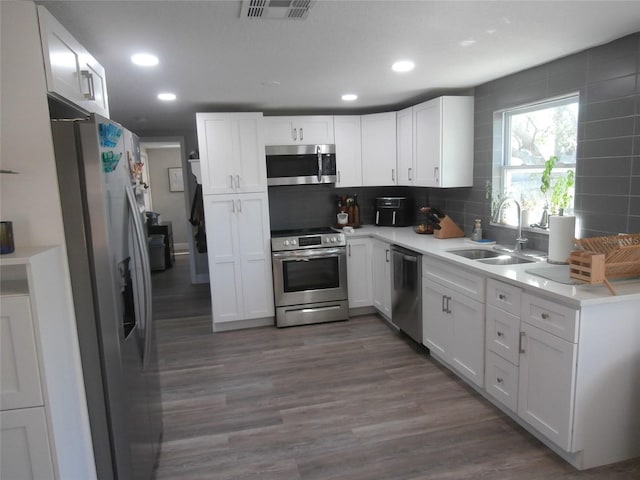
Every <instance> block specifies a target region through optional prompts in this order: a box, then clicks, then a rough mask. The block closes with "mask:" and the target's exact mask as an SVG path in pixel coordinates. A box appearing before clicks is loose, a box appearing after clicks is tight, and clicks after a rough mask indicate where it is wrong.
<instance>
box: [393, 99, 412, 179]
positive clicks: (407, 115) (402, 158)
mask: <svg viewBox="0 0 640 480" xmlns="http://www.w3.org/2000/svg"><path fill="white" fill-rule="evenodd" d="M396 124H397V136H398V138H397V144H396V152H397V157H398V158H397V160H398V185H405V186H411V185H413V182H414V177H415V166H414V164H413V163H414V162H413V107H409V108H405V109H404V110H400V111H399V112H397V113H396Z"/></svg>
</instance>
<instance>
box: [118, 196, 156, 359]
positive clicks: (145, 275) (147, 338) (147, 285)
mask: <svg viewBox="0 0 640 480" xmlns="http://www.w3.org/2000/svg"><path fill="white" fill-rule="evenodd" d="M125 190H126V191H127V199H128V200H129V208H130V210H131V215H132V217H133V225H134V232H135V238H136V245H137V247H138V250H139V251H140V259H141V262H142V283H143V285H144V301H143V305H144V352H143V357H142V369H143V371H144V370H146V368H147V363H148V362H149V356H150V355H151V340H152V326H151V321H152V316H151V301H152V299H151V264H150V261H149V251H148V249H147V247H146V242H145V239H146V235H145V234H144V230H143V228H142V220H141V218H140V214H139V212H138V208H137V205H138V204H137V202H136V198H135V193H134V192H133V187H131V186H126V187H125Z"/></svg>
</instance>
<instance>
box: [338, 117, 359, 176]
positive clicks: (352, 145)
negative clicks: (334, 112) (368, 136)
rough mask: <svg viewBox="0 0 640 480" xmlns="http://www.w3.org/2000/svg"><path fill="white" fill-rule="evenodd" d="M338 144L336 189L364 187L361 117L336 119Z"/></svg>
mask: <svg viewBox="0 0 640 480" xmlns="http://www.w3.org/2000/svg"><path fill="white" fill-rule="evenodd" d="M333 126H334V130H335V144H336V166H337V175H338V181H337V182H336V187H361V186H362V133H361V131H360V116H359V115H353V116H351V115H349V116H347V115H345V116H339V117H334V119H333Z"/></svg>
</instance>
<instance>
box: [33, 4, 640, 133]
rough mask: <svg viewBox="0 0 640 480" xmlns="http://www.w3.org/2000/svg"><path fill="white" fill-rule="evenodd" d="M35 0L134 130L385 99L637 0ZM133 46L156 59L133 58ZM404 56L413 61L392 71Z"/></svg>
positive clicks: (491, 64)
mask: <svg viewBox="0 0 640 480" xmlns="http://www.w3.org/2000/svg"><path fill="white" fill-rule="evenodd" d="M38 3H42V4H45V5H46V6H47V8H48V9H49V10H50V11H51V12H52V13H53V15H54V16H55V17H56V18H57V19H58V20H59V21H60V22H61V23H62V24H63V25H65V26H66V27H67V29H68V30H69V31H70V32H71V33H72V34H73V35H74V36H75V37H76V38H77V39H78V40H79V41H80V43H82V44H83V45H84V46H85V47H86V48H87V49H88V50H89V51H90V52H91V53H92V54H93V55H94V56H95V57H96V58H97V59H98V61H100V62H101V63H102V64H103V65H104V66H105V68H106V71H107V83H108V92H109V103H110V108H111V116H112V118H113V119H115V120H116V121H118V122H120V123H122V124H124V125H125V126H127V127H128V128H130V129H132V130H134V131H137V132H150V131H155V132H162V131H166V132H177V131H180V130H193V129H195V112H197V111H263V112H266V113H276V112H278V113H286V112H291V113H306V114H309V113H368V112H376V111H384V110H390V109H394V108H396V107H402V106H407V105H410V104H411V103H416V102H417V101H420V100H425V99H428V98H432V97H434V96H437V95H439V94H443V93H453V92H456V91H463V90H465V89H468V88H471V87H474V86H477V85H480V84H482V83H484V82H487V81H489V80H493V79H495V78H499V77H502V76H504V75H507V74H510V73H513V72H517V71H519V70H523V69H526V68H529V67H532V66H535V65H538V64H541V63H545V62H547V61H550V60H552V59H556V58H559V57H563V56H565V55H568V54H571V53H574V52H577V51H581V50H584V49H586V48H589V47H592V46H595V45H599V44H603V43H606V42H608V41H611V40H614V39H616V38H619V37H622V36H624V35H627V34H629V33H633V32H635V31H638V29H640V1H637V0H636V1H451V0H449V1H429V0H421V1H404V0H355V1H354V0H318V1H317V2H316V3H315V4H314V5H313V7H312V9H311V11H310V13H309V16H308V18H307V19H306V20H277V19H248V18H240V11H241V5H242V2H241V1H240V0H233V1H232V0H229V1H226V0H225V1H220V0H219V1H189V0H178V1H149V0H146V1H94V0H91V1H83V0H73V1H59V0H55V1H53V0H43V1H39V2H38ZM467 40H472V41H475V43H473V44H471V45H470V46H466V47H463V46H461V42H464V41H467ZM139 51H145V52H150V53H154V54H156V55H157V56H158V57H159V58H160V64H159V65H158V66H156V67H152V68H147V69H143V68H140V67H136V66H134V65H133V64H132V63H131V62H130V56H131V55H132V54H133V53H136V52H139ZM401 58H411V59H413V60H414V61H415V63H416V68H415V70H414V71H413V72H410V73H405V74H397V73H394V72H392V71H391V69H390V67H391V64H392V63H393V62H394V61H395V60H398V59H401ZM273 82H279V85H277V86H274V85H272V83H273ZM161 91H171V92H174V93H175V94H176V95H177V96H178V99H177V101H175V102H173V103H164V102H160V101H158V100H157V99H156V95H157V94H158V93H159V92H161ZM347 92H350V93H356V94H358V96H359V98H358V100H356V102H353V103H351V104H346V103H345V102H343V101H342V100H341V99H340V96H341V95H342V94H343V93H347Z"/></svg>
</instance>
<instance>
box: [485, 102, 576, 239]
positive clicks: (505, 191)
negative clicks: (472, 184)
mask: <svg viewBox="0 0 640 480" xmlns="http://www.w3.org/2000/svg"><path fill="white" fill-rule="evenodd" d="M495 120H496V124H495V125H496V129H497V132H496V133H498V135H496V141H497V142H498V145H497V147H498V148H496V149H494V151H495V152H496V158H495V160H494V170H493V182H492V192H491V194H492V205H491V207H492V208H491V211H492V214H493V215H494V219H493V220H494V221H497V222H498V223H505V224H507V225H516V224H517V218H516V217H517V215H516V212H517V209H516V208H514V206H513V205H512V204H509V205H507V204H505V206H504V208H503V209H502V210H503V212H501V215H500V218H496V215H497V213H498V212H497V211H496V209H497V207H498V205H499V203H500V202H501V201H502V200H503V199H504V198H506V197H510V198H513V199H515V200H517V201H518V202H520V205H521V206H522V209H523V211H525V212H526V213H525V214H524V215H523V222H522V223H523V226H528V225H531V224H537V225H539V226H541V227H543V228H546V225H545V224H544V222H543V213H544V211H545V207H547V213H548V214H552V213H554V214H555V213H557V210H558V208H564V209H572V208H573V197H574V187H573V183H574V175H575V167H576V146H577V143H578V135H577V132H578V96H577V95H572V96H570V97H563V98H559V99H553V100H549V101H545V102H540V103H536V104H532V105H526V106H522V107H518V108H514V109H510V110H505V111H502V112H497V113H496V117H495ZM552 157H555V158H554V159H555V164H554V165H553V167H552V169H551V172H550V182H549V188H548V189H547V191H546V193H543V192H542V191H541V190H540V187H541V185H542V176H543V173H544V172H545V167H546V166H547V165H548V164H546V162H547V161H548V160H550V159H551V158H552ZM563 187H564V191H563V190H562V189H563ZM562 194H564V196H565V197H566V201H565V202H562V201H560V202H559V201H558V200H559V196H562ZM527 213H528V215H527Z"/></svg>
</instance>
